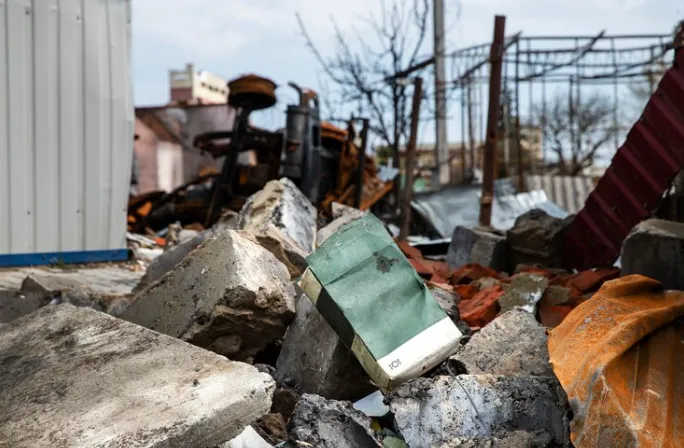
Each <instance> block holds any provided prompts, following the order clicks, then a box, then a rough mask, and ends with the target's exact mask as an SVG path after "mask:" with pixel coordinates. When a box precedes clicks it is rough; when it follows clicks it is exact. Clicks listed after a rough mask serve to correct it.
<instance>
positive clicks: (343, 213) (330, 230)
mask: <svg viewBox="0 0 684 448" xmlns="http://www.w3.org/2000/svg"><path fill="white" fill-rule="evenodd" d="M367 213H368V212H367V211H361V210H359V209H357V208H354V207H347V206H346V205H342V204H338V203H337V202H333V204H332V214H333V220H332V221H330V223H328V225H326V226H325V227H323V228H322V229H320V230H319V231H318V234H317V235H316V245H317V246H320V245H321V244H323V243H324V242H325V240H327V239H328V238H330V237H331V236H332V235H333V234H334V233H335V232H337V231H338V230H340V229H341V228H342V227H344V226H346V225H347V224H349V223H350V222H354V221H356V220H357V219H359V218H363V217H364V216H365V215H366V214H367Z"/></svg>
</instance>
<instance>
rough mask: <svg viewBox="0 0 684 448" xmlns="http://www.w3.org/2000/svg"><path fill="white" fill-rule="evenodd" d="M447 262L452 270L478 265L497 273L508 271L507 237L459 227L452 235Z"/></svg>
mask: <svg viewBox="0 0 684 448" xmlns="http://www.w3.org/2000/svg"><path fill="white" fill-rule="evenodd" d="M446 261H447V264H448V265H449V267H450V268H452V269H458V268H460V267H461V266H463V265H465V264H468V263H477V264H480V265H482V266H487V267H489V268H492V269H494V270H495V271H497V272H500V271H508V269H509V266H508V246H507V244H506V237H505V236H503V235H500V234H497V233H494V232H492V231H485V230H483V229H469V228H467V227H462V226H457V227H456V228H455V229H454V232H453V233H452V235H451V243H450V244H449V249H448V252H447V258H446Z"/></svg>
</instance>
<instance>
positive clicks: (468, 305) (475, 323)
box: [458, 285, 504, 327]
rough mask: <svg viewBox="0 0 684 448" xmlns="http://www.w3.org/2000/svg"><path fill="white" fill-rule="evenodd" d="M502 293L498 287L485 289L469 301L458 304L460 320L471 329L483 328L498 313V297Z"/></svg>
mask: <svg viewBox="0 0 684 448" xmlns="http://www.w3.org/2000/svg"><path fill="white" fill-rule="evenodd" d="M503 293H504V291H503V289H501V286H500V285H496V286H492V287H490V288H485V289H483V290H482V291H480V292H478V293H477V294H475V296H474V297H473V298H472V299H470V300H462V301H461V302H460V303H459V304H458V309H459V311H460V313H461V319H462V320H463V321H465V322H466V323H467V324H468V325H470V326H471V327H484V326H485V325H487V324H488V323H489V322H491V321H493V320H494V319H495V318H496V315H497V314H498V312H499V302H498V300H499V297H501V296H502V295H503Z"/></svg>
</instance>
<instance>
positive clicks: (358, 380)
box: [276, 295, 375, 400]
mask: <svg viewBox="0 0 684 448" xmlns="http://www.w3.org/2000/svg"><path fill="white" fill-rule="evenodd" d="M276 370H277V372H278V375H277V377H278V378H279V379H281V380H291V381H294V383H295V384H297V385H298V386H299V387H300V388H301V390H302V392H306V393H311V394H316V395H321V396H323V397H325V398H329V399H335V400H358V399H360V398H363V397H364V396H366V395H367V394H369V393H371V392H373V391H374V390H375V388H374V387H373V385H372V384H371V382H370V379H369V378H368V375H367V374H366V372H365V371H364V370H363V368H362V367H361V364H359V362H358V361H357V359H356V358H355V357H354V355H353V354H352V352H351V351H350V350H349V349H348V348H347V347H346V346H345V345H344V344H343V343H342V341H341V340H340V338H339V336H337V333H335V331H334V330H333V329H332V328H331V327H330V325H329V324H328V322H326V320H325V319H324V318H323V316H321V314H320V313H319V312H318V310H317V309H316V308H315V307H314V305H313V303H311V300H309V299H308V298H307V297H306V296H305V295H302V296H301V297H300V298H299V300H297V314H296V316H295V319H294V320H293V321H292V324H290V328H288V330H287V334H286V335H285V340H284V341H283V347H282V350H281V351H280V356H279V357H278V361H277V363H276Z"/></svg>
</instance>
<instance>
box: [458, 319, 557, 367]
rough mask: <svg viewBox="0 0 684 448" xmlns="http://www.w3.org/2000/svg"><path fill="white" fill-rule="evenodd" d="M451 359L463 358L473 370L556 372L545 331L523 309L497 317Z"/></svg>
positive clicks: (464, 362) (460, 359)
mask: <svg viewBox="0 0 684 448" xmlns="http://www.w3.org/2000/svg"><path fill="white" fill-rule="evenodd" d="M451 359H455V360H457V361H460V362H462V363H463V364H464V366H465V368H466V370H467V371H468V373H470V374H492V375H523V376H530V375H532V376H554V375H553V369H552V368H551V364H550V363H549V349H548V347H547V336H546V332H545V330H544V328H543V327H542V326H541V325H540V324H539V323H538V322H537V321H536V319H535V318H534V316H533V315H532V314H530V313H527V312H525V311H522V310H512V311H509V312H507V313H505V314H502V315H501V316H499V317H497V318H496V319H495V320H493V321H492V322H490V323H489V324H487V325H486V326H485V327H483V328H482V329H481V330H480V331H479V332H477V333H475V334H474V335H473V336H472V337H471V339H470V341H469V342H468V343H467V344H466V345H464V346H461V347H460V348H459V351H458V352H457V353H456V354H455V355H453V356H452V357H451Z"/></svg>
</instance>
